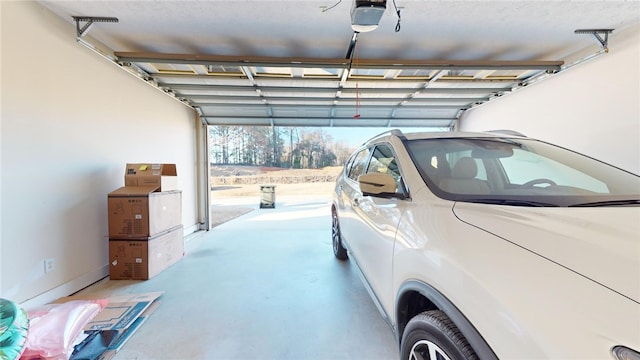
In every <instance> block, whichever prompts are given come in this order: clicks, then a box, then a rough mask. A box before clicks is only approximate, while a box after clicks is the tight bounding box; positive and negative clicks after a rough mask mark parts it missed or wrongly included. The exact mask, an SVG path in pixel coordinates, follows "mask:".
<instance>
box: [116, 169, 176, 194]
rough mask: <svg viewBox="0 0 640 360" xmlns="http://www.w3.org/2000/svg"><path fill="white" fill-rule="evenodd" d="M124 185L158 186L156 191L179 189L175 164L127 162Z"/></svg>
mask: <svg viewBox="0 0 640 360" xmlns="http://www.w3.org/2000/svg"><path fill="white" fill-rule="evenodd" d="M124 186H156V187H157V188H158V189H157V190H156V191H171V190H178V176H177V171H176V165H175V164H127V168H126V170H125V173H124Z"/></svg>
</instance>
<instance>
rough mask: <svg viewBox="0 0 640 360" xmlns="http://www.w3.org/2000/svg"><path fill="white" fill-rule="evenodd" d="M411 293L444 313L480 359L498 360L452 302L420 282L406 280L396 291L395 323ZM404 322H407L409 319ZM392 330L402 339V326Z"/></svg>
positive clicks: (405, 306)
mask: <svg viewBox="0 0 640 360" xmlns="http://www.w3.org/2000/svg"><path fill="white" fill-rule="evenodd" d="M413 292H417V293H419V294H421V295H422V296H424V297H425V298H426V299H428V300H429V301H430V302H431V303H432V304H433V305H434V306H435V307H437V308H438V309H440V310H441V311H442V312H444V313H445V314H446V315H447V316H448V317H449V319H451V321H453V323H454V324H455V325H456V327H458V329H459V330H460V332H461V333H462V334H463V335H464V337H465V338H466V339H467V341H468V342H469V345H471V347H472V348H473V350H474V351H475V352H476V354H477V355H478V356H479V358H480V359H483V360H485V359H488V360H491V359H496V360H497V359H498V357H497V356H496V354H495V353H494V352H493V350H492V349H491V347H490V346H489V344H487V342H486V341H485V340H484V338H483V337H482V335H480V333H479V332H478V330H477V329H476V328H475V327H474V326H473V324H472V323H471V322H470V321H469V319H467V317H466V316H465V315H464V314H463V313H462V312H461V311H460V310H459V309H458V308H457V307H456V306H455V305H454V304H453V302H451V301H450V300H449V299H447V297H446V296H444V295H443V294H442V293H441V292H439V291H438V290H437V289H436V288H434V287H433V286H431V285H429V284H427V283H425V282H422V281H420V280H407V281H405V282H404V283H403V284H402V285H401V286H400V288H399V289H398V292H397V297H396V312H397V313H396V316H395V319H396V321H397V320H398V319H401V318H402V317H404V316H403V315H402V314H400V312H402V311H403V309H406V308H407V303H406V302H407V301H408V296H407V295H408V294H411V293H413ZM406 320H407V321H408V320H409V319H406ZM405 325H406V323H405ZM394 328H395V330H396V332H397V337H398V339H402V333H403V331H404V326H403V328H402V329H399V328H398V324H396V326H395V327H394ZM398 344H400V341H398Z"/></svg>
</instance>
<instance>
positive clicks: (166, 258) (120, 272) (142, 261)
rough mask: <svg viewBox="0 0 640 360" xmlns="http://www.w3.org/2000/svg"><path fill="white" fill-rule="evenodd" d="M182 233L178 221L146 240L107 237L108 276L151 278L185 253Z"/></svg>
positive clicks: (122, 278) (127, 278) (117, 277)
mask: <svg viewBox="0 0 640 360" xmlns="http://www.w3.org/2000/svg"><path fill="white" fill-rule="evenodd" d="M182 234H183V228H182V225H181V226H177V227H175V228H173V229H171V230H169V231H167V232H164V233H162V234H159V235H157V236H155V237H152V238H149V239H146V240H120V239H109V277H110V278H111V280H147V279H151V278H152V277H154V276H156V275H157V274H159V273H160V272H162V271H163V270H165V269H166V268H168V267H169V266H171V265H173V264H175V263H176V262H178V260H180V259H181V258H182V257H183V256H184V238H183V235H182Z"/></svg>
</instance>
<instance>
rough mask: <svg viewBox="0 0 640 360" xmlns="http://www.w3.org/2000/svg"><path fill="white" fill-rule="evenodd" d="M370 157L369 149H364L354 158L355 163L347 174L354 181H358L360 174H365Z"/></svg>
mask: <svg viewBox="0 0 640 360" xmlns="http://www.w3.org/2000/svg"><path fill="white" fill-rule="evenodd" d="M368 159H369V149H362V150H361V151H360V152H358V153H357V154H356V156H355V157H354V158H353V163H352V164H351V168H350V169H349V173H348V174H347V176H348V177H349V179H352V180H353V181H358V176H360V175H362V174H364V169H365V166H366V164H367V160H368Z"/></svg>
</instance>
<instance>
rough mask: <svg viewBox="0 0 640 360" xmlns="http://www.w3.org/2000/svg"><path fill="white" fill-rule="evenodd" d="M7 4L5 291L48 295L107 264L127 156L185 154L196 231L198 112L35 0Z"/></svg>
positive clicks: (180, 164) (175, 157)
mask: <svg viewBox="0 0 640 360" xmlns="http://www.w3.org/2000/svg"><path fill="white" fill-rule="evenodd" d="M0 6H1V19H2V22H1V26H2V32H1V35H2V38H1V39H2V42H1V44H2V59H1V70H2V72H1V74H2V75H1V76H2V78H1V80H2V81H1V83H2V98H1V105H2V107H1V115H2V117H1V129H2V133H1V136H2V144H1V146H2V151H1V156H2V163H1V165H2V172H1V175H2V176H1V196H2V197H1V204H2V206H1V213H0V215H1V218H2V229H1V238H0V250H1V254H0V259H1V263H0V279H1V280H0V281H1V282H0V297H3V298H8V299H11V300H14V301H17V302H21V303H23V302H25V301H27V300H29V299H31V300H30V301H28V303H29V302H30V303H34V302H36V301H38V300H39V301H41V302H46V301H48V300H53V299H55V298H57V297H58V296H65V295H68V294H70V293H72V292H74V291H77V290H79V289H81V288H82V287H84V286H87V285H89V284H91V283H92V282H94V281H97V280H99V279H100V278H102V277H104V276H106V275H107V274H108V228H107V224H108V221H107V194H108V193H109V192H110V191H112V190H115V189H117V188H118V187H120V186H122V185H123V183H124V168H125V164H126V163H128V162H158V163H175V164H176V165H177V169H178V179H179V185H180V187H181V190H182V191H183V194H182V196H183V199H182V206H183V215H182V223H183V224H184V226H185V228H186V230H185V233H188V232H190V231H194V230H195V228H196V224H197V220H196V217H197V215H196V200H195V199H196V177H195V174H196V170H195V167H196V150H195V149H196V146H195V141H196V140H195V139H196V126H197V125H196V124H197V120H196V116H195V113H194V112H193V110H192V109H190V108H189V107H187V106H185V105H183V104H181V103H179V102H178V101H175V100H173V99H171V98H169V97H168V96H167V95H165V94H163V93H162V92H160V91H158V90H156V89H154V88H152V87H151V86H149V85H147V84H145V83H144V82H142V81H140V80H138V79H136V78H135V77H133V76H132V75H130V74H128V73H126V72H125V71H123V70H121V69H119V68H118V67H117V66H116V65H114V64H111V63H110V62H108V61H106V60H105V59H103V58H101V57H99V56H98V55H96V54H95V53H93V52H91V51H90V50H88V49H87V48H85V47H83V46H82V45H80V44H78V43H77V42H76V41H75V35H76V34H75V31H76V30H75V26H73V25H71V24H70V23H66V22H64V21H63V20H61V19H60V18H59V17H57V16H55V15H53V14H51V13H50V12H48V10H45V9H44V8H42V7H41V6H40V5H38V4H36V3H35V2H6V1H3V2H1V4H0ZM105 25H106V26H108V25H113V24H98V25H95V26H105ZM45 258H54V260H55V270H54V271H52V272H49V273H47V274H45V273H44V259H45Z"/></svg>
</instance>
